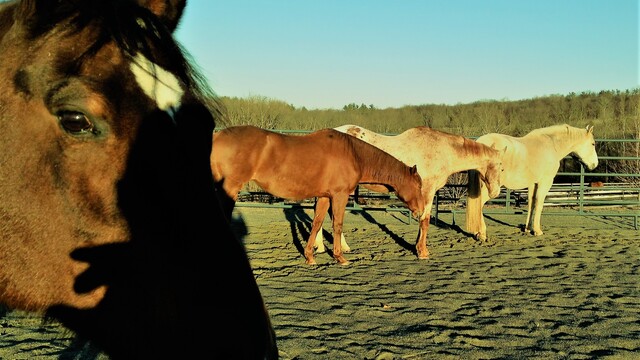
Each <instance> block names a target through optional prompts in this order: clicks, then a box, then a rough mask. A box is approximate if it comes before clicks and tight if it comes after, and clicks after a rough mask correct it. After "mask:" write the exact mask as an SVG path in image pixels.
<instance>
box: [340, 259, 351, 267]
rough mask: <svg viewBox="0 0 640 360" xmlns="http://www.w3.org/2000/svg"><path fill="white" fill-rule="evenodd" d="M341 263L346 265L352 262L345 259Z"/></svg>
mask: <svg viewBox="0 0 640 360" xmlns="http://www.w3.org/2000/svg"><path fill="white" fill-rule="evenodd" d="M339 264H340V265H342V266H345V265H349V264H351V261H349V260H345V261H343V262H340V263H339Z"/></svg>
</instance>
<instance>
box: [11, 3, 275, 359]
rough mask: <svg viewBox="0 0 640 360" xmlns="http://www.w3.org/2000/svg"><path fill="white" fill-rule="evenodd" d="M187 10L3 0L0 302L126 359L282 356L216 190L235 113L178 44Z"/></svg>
mask: <svg viewBox="0 0 640 360" xmlns="http://www.w3.org/2000/svg"><path fill="white" fill-rule="evenodd" d="M185 5H186V2H185V1H178V0H147V1H142V0H139V1H134V0H130V1H127V0H119V1H101V0H85V1H79V0H61V1H49V0H21V1H18V0H14V1H6V2H1V3H0V54H2V57H1V58H0V59H1V60H0V77H2V79H4V81H2V82H1V83H0V302H1V303H4V304H5V305H6V306H7V307H9V308H10V309H21V310H28V311H34V312H43V313H46V315H47V316H49V317H52V318H54V319H57V320H59V321H61V322H62V323H63V324H64V325H65V326H67V327H68V328H69V329H71V330H72V331H74V332H76V333H77V334H78V337H79V338H82V339H85V340H88V341H90V342H91V343H93V344H95V345H97V346H98V347H99V348H100V349H102V350H103V351H105V352H106V353H107V354H109V355H111V356H113V357H115V358H117V357H121V356H122V357H137V356H144V357H153V356H154V355H159V354H162V355H168V354H173V352H174V351H175V352H176V353H180V354H182V355H188V354H190V355H198V354H205V353H206V354H210V349H211V346H210V345H211V342H212V341H213V342H214V343H215V344H217V345H218V349H219V354H221V355H224V354H234V356H238V354H240V355H246V356H247V357H255V358H264V357H269V356H271V357H274V356H277V355H274V354H277V350H276V349H275V340H274V336H273V330H272V329H271V325H270V321H269V318H268V315H267V313H266V309H265V306H264V303H263V302H262V298H261V296H260V292H259V290H258V287H257V284H256V282H255V278H254V277H253V273H252V271H251V267H250V264H249V261H248V258H247V256H246V253H245V252H244V248H243V246H242V244H241V242H240V241H239V240H238V239H237V238H236V237H235V236H234V234H233V232H232V231H231V228H230V224H229V222H228V221H227V220H226V219H225V217H224V215H223V214H222V213H221V211H220V206H219V205H218V203H219V201H218V196H222V194H216V192H215V189H214V185H213V179H212V175H211V168H210V164H209V157H210V153H211V146H212V143H211V134H212V132H213V129H214V127H215V122H216V120H221V114H222V112H221V110H220V107H219V106H218V105H217V104H216V101H215V100H214V98H213V92H212V91H211V90H209V89H208V88H207V86H206V85H205V82H204V81H203V80H202V79H201V77H200V76H199V75H198V73H197V72H195V71H194V70H193V67H192V66H191V65H190V64H189V62H188V61H187V56H186V55H185V54H184V52H183V50H182V49H181V46H180V45H179V44H178V43H177V42H176V41H175V39H174V38H173V31H174V30H175V29H176V27H177V26H178V23H179V21H180V18H181V16H182V11H183V9H184V7H185ZM213 247H215V249H216V251H212V248H213ZM216 252H217V253H218V254H221V255H222V256H223V257H225V258H226V260H225V261H222V260H220V259H218V260H215V259H212V258H211V257H210V256H211V254H212V253H216ZM223 264H224V265H223ZM229 264H231V267H229ZM230 288H234V289H236V290H234V291H233V292H228V291H225V292H224V293H223V289H230ZM211 289H212V290H213V293H214V294H213V297H212V296H210V293H211ZM123 324H127V325H126V326H123ZM216 327H220V328H221V329H222V330H221V331H216V332H215V333H216V335H215V336H214V335H213V334H212V333H211V331H207V329H215V328H216ZM220 334H221V335H220ZM242 337H243V338H244V340H243V341H242V342H243V344H242V345H239V342H240V338H242ZM198 340H203V341H204V342H205V343H207V350H206V351H205V349H203V348H202V347H198V346H197V345H195V346H192V345H194V344H197V343H198V342H197V341H198ZM265 354H268V355H265ZM187 357H188V356H187Z"/></svg>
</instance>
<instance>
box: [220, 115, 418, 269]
mask: <svg viewBox="0 0 640 360" xmlns="http://www.w3.org/2000/svg"><path fill="white" fill-rule="evenodd" d="M211 169H212V171H213V177H214V180H215V181H216V183H217V184H218V187H221V188H222V189H224V191H225V192H226V194H227V195H228V196H229V198H231V199H233V201H232V202H230V203H229V204H227V206H226V209H225V212H226V213H227V215H228V216H229V217H230V216H231V212H232V211H233V207H234V204H235V200H236V199H237V196H238V192H239V191H240V190H241V188H242V187H243V186H244V184H246V183H247V182H249V181H250V180H254V181H255V182H256V183H257V184H258V185H259V186H260V187H261V188H262V189H263V190H264V191H266V192H268V193H270V194H272V195H275V196H278V197H281V198H286V199H291V200H303V199H307V198H312V197H317V198H318V199H317V201H316V207H315V216H314V218H313V224H312V227H311V233H310V234H309V240H308V241H307V245H306V247H305V250H304V256H305V258H306V263H307V264H310V265H313V264H315V263H316V262H315V259H314V256H313V245H314V241H313V239H315V237H316V234H317V233H318V231H319V230H322V223H323V221H324V217H325V215H326V213H327V210H328V209H329V207H331V210H332V219H333V235H334V242H333V257H334V258H335V259H336V260H337V261H338V262H339V263H340V264H347V263H348V261H347V259H345V257H344V256H343V254H342V249H341V246H340V245H341V244H340V241H339V239H340V238H341V234H342V222H343V219H344V212H345V208H346V206H347V202H348V200H349V194H351V193H352V192H353V190H354V189H355V188H356V186H357V185H358V183H364V184H379V185H387V186H390V187H392V188H393V189H394V190H395V191H396V192H397V193H398V197H399V198H400V199H401V200H402V201H404V202H405V204H407V206H408V207H409V209H411V211H412V212H413V214H414V216H416V217H417V216H420V215H421V214H422V212H423V210H424V200H423V198H422V195H421V193H420V187H421V179H420V176H419V175H418V173H417V171H416V168H415V166H414V167H409V166H407V165H405V164H403V163H402V162H400V161H398V160H397V159H395V158H394V157H393V156H391V155H389V154H387V153H385V152H384V151H381V150H379V149H377V148H375V147H373V146H371V145H369V144H367V143H365V142H364V141H360V140H358V139H355V138H352V137H350V136H347V135H345V134H343V133H340V132H338V131H335V130H333V129H324V130H318V131H315V132H313V133H310V134H306V135H285V134H280V133H277V132H273V131H268V130H264V129H261V128H258V127H255V126H249V125H246V126H235V127H229V128H226V129H224V130H221V131H219V132H216V133H215V134H214V135H213V152H212V154H211Z"/></svg>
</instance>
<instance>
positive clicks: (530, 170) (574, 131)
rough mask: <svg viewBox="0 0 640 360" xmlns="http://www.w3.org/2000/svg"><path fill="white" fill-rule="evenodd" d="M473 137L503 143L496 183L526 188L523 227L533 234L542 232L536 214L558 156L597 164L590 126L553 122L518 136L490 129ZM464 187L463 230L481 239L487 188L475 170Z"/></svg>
mask: <svg viewBox="0 0 640 360" xmlns="http://www.w3.org/2000/svg"><path fill="white" fill-rule="evenodd" d="M477 141H478V142H479V143H483V144H487V145H494V146H496V147H498V148H504V147H506V151H505V154H504V157H503V165H504V169H505V171H504V173H503V174H502V175H503V176H502V179H501V181H500V183H501V185H502V186H504V187H506V188H507V189H512V190H516V189H523V188H528V189H529V191H528V199H529V201H528V211H527V222H526V223H525V227H524V231H525V232H533V234H534V235H536V236H537V235H542V234H543V233H542V229H541V228H540V215H541V214H542V207H543V205H544V200H545V197H546V196H547V193H548V192H549V189H550V188H551V185H552V184H553V179H554V177H555V176H556V174H557V173H558V169H559V168H560V160H562V159H563V158H565V157H566V156H567V155H571V156H573V157H574V158H576V159H577V160H578V161H580V162H581V163H582V164H583V165H584V166H585V167H587V168H588V169H589V170H593V169H595V167H596V166H598V154H596V147H595V140H594V138H593V126H587V127H586V129H581V128H576V127H573V126H569V125H567V124H563V125H554V126H549V127H545V128H540V129H536V130H533V131H531V132H530V133H528V134H527V135H525V136H522V137H513V136H509V135H502V134H495V133H491V134H486V135H483V136H481V137H479V138H478V139H477ZM468 190H469V191H468V195H467V196H468V200H467V214H466V217H467V221H466V223H467V231H469V232H470V233H472V234H474V235H475V236H476V238H478V239H480V240H485V239H486V238H487V226H486V224H485V222H484V217H483V215H482V208H483V206H484V204H485V203H486V202H487V201H488V200H489V195H488V193H487V189H485V188H484V186H483V185H482V184H480V183H479V181H478V179H477V174H472V173H471V172H470V173H469V187H468ZM532 209H533V210H534V215H533V218H532V216H531V214H532V212H531V210H532ZM532 220H533V221H532ZM531 222H533V224H531Z"/></svg>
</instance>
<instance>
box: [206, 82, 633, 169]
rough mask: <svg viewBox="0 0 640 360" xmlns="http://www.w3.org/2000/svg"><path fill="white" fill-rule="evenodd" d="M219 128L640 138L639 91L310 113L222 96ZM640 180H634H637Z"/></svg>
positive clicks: (625, 164) (620, 147)
mask: <svg viewBox="0 0 640 360" xmlns="http://www.w3.org/2000/svg"><path fill="white" fill-rule="evenodd" d="M217 101H218V102H219V103H221V104H222V107H223V112H224V116H223V119H224V120H223V121H222V122H219V125H220V126H221V127H225V126H232V125H256V126H258V127H261V128H264V129H269V130H301V131H314V130H319V129H323V128H333V127H337V126H340V125H345V124H354V125H360V126H363V127H365V128H367V129H370V130H372V131H375V132H378V133H382V134H397V133H400V132H402V131H404V130H406V129H408V128H411V127H416V126H428V127H431V128H434V129H437V130H440V131H444V132H448V133H452V134H458V135H462V136H465V137H478V136H480V135H483V134H487V133H491V132H496V133H501V134H508V135H512V136H523V135H525V134H526V133H528V132H529V131H531V130H533V129H537V128H541V127H546V126H550V125H556V124H563V123H566V124H569V125H571V126H575V127H586V126H587V125H594V136H595V137H596V139H640V88H635V89H629V90H607V91H600V92H582V93H580V94H576V93H570V94H568V95H550V96H544V97H536V98H532V99H525V100H517V101H507V100H504V101H499V100H483V101H476V102H472V103H468V104H456V105H445V104H425V105H410V106H403V107H401V108H386V109H378V108H376V107H375V106H374V105H373V104H368V105H367V104H360V105H358V104H355V103H351V104H347V105H345V106H344V107H343V108H342V109H340V110H336V109H325V110H309V109H306V108H305V107H302V108H296V107H294V106H293V105H290V104H287V103H286V102H284V101H280V100H276V99H270V98H267V97H261V96H253V97H249V98H236V97H220V98H219V99H217ZM597 150H598V154H599V155H601V156H635V157H638V156H640V143H638V142H635V143H615V142H607V143H604V142H603V143H601V144H599V146H598V148H597ZM605 167H606V168H605V169H604V171H611V172H624V173H629V172H631V173H635V174H637V173H640V161H637V160H635V161H633V160H630V161H621V162H611V164H609V165H606V166H605ZM638 180H640V179H638V178H636V179H635V181H638Z"/></svg>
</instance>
